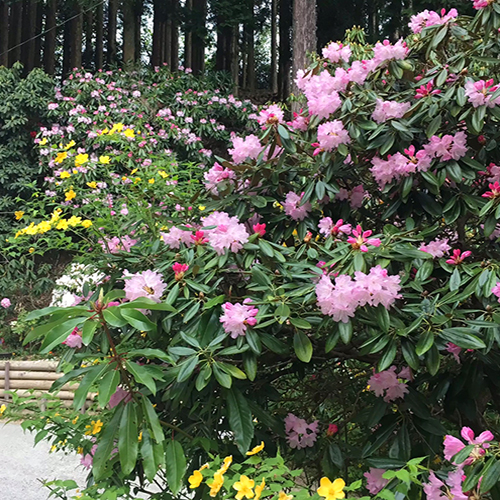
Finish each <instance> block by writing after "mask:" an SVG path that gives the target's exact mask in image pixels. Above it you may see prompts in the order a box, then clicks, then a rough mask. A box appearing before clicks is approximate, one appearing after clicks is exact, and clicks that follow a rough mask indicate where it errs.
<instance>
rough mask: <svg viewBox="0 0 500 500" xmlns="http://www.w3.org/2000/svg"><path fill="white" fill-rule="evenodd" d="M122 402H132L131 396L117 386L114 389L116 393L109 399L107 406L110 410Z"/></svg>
mask: <svg viewBox="0 0 500 500" xmlns="http://www.w3.org/2000/svg"><path fill="white" fill-rule="evenodd" d="M122 401H123V403H124V404H127V403H128V402H130V401H132V394H131V393H130V392H128V391H126V390H125V389H123V387H121V386H118V387H117V388H116V391H115V392H114V393H113V394H112V395H111V397H110V398H109V403H108V406H109V408H110V409H112V408H114V407H115V406H118V405H119V404H120V403H121V402H122Z"/></svg>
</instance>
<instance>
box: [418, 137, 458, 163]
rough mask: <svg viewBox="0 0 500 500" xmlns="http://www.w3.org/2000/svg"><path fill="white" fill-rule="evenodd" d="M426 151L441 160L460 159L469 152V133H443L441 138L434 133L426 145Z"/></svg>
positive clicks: (431, 156)
mask: <svg viewBox="0 0 500 500" xmlns="http://www.w3.org/2000/svg"><path fill="white" fill-rule="evenodd" d="M424 151H425V152H426V153H427V155H428V156H429V157H430V158H438V159H439V160H440V161H449V160H459V159H460V158H462V156H465V155H466V153H467V135H466V134H465V132H457V133H456V134H455V135H443V137H441V138H439V137H438V136H436V135H433V136H432V137H431V138H430V141H429V143H428V144H426V145H425V146H424Z"/></svg>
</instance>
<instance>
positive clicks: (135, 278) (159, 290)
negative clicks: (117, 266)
mask: <svg viewBox="0 0 500 500" xmlns="http://www.w3.org/2000/svg"><path fill="white" fill-rule="evenodd" d="M123 277H124V278H125V287H124V290H125V297H126V298H127V300H135V299H138V298H140V297H146V298H148V299H151V300H154V301H155V302H160V299H161V296H162V295H163V292H164V291H165V288H167V285H166V284H165V283H164V282H163V276H162V275H161V274H159V273H157V272H155V271H151V270H149V269H148V270H147V271H142V272H141V273H136V274H131V273H129V272H128V271H125V272H124V273H123Z"/></svg>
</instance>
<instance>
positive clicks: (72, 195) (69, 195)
mask: <svg viewBox="0 0 500 500" xmlns="http://www.w3.org/2000/svg"><path fill="white" fill-rule="evenodd" d="M64 194H65V195H66V200H65V201H71V200H72V199H73V198H76V193H75V192H74V191H73V190H72V189H70V190H69V191H67V192H66V193H64Z"/></svg>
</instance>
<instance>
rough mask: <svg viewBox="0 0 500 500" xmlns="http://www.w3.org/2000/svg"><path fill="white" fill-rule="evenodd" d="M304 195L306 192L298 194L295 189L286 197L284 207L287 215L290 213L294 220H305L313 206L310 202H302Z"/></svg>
mask: <svg viewBox="0 0 500 500" xmlns="http://www.w3.org/2000/svg"><path fill="white" fill-rule="evenodd" d="M303 197H304V193H301V194H300V195H298V194H296V193H294V192H293V191H290V192H289V193H288V194H287V195H286V197H285V201H284V202H283V208H284V209H285V213H286V215H289V216H290V217H291V218H292V219H293V220H304V219H305V218H306V217H307V214H308V213H309V211H310V210H311V208H312V207H311V204H310V203H309V202H306V203H302V198H303Z"/></svg>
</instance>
